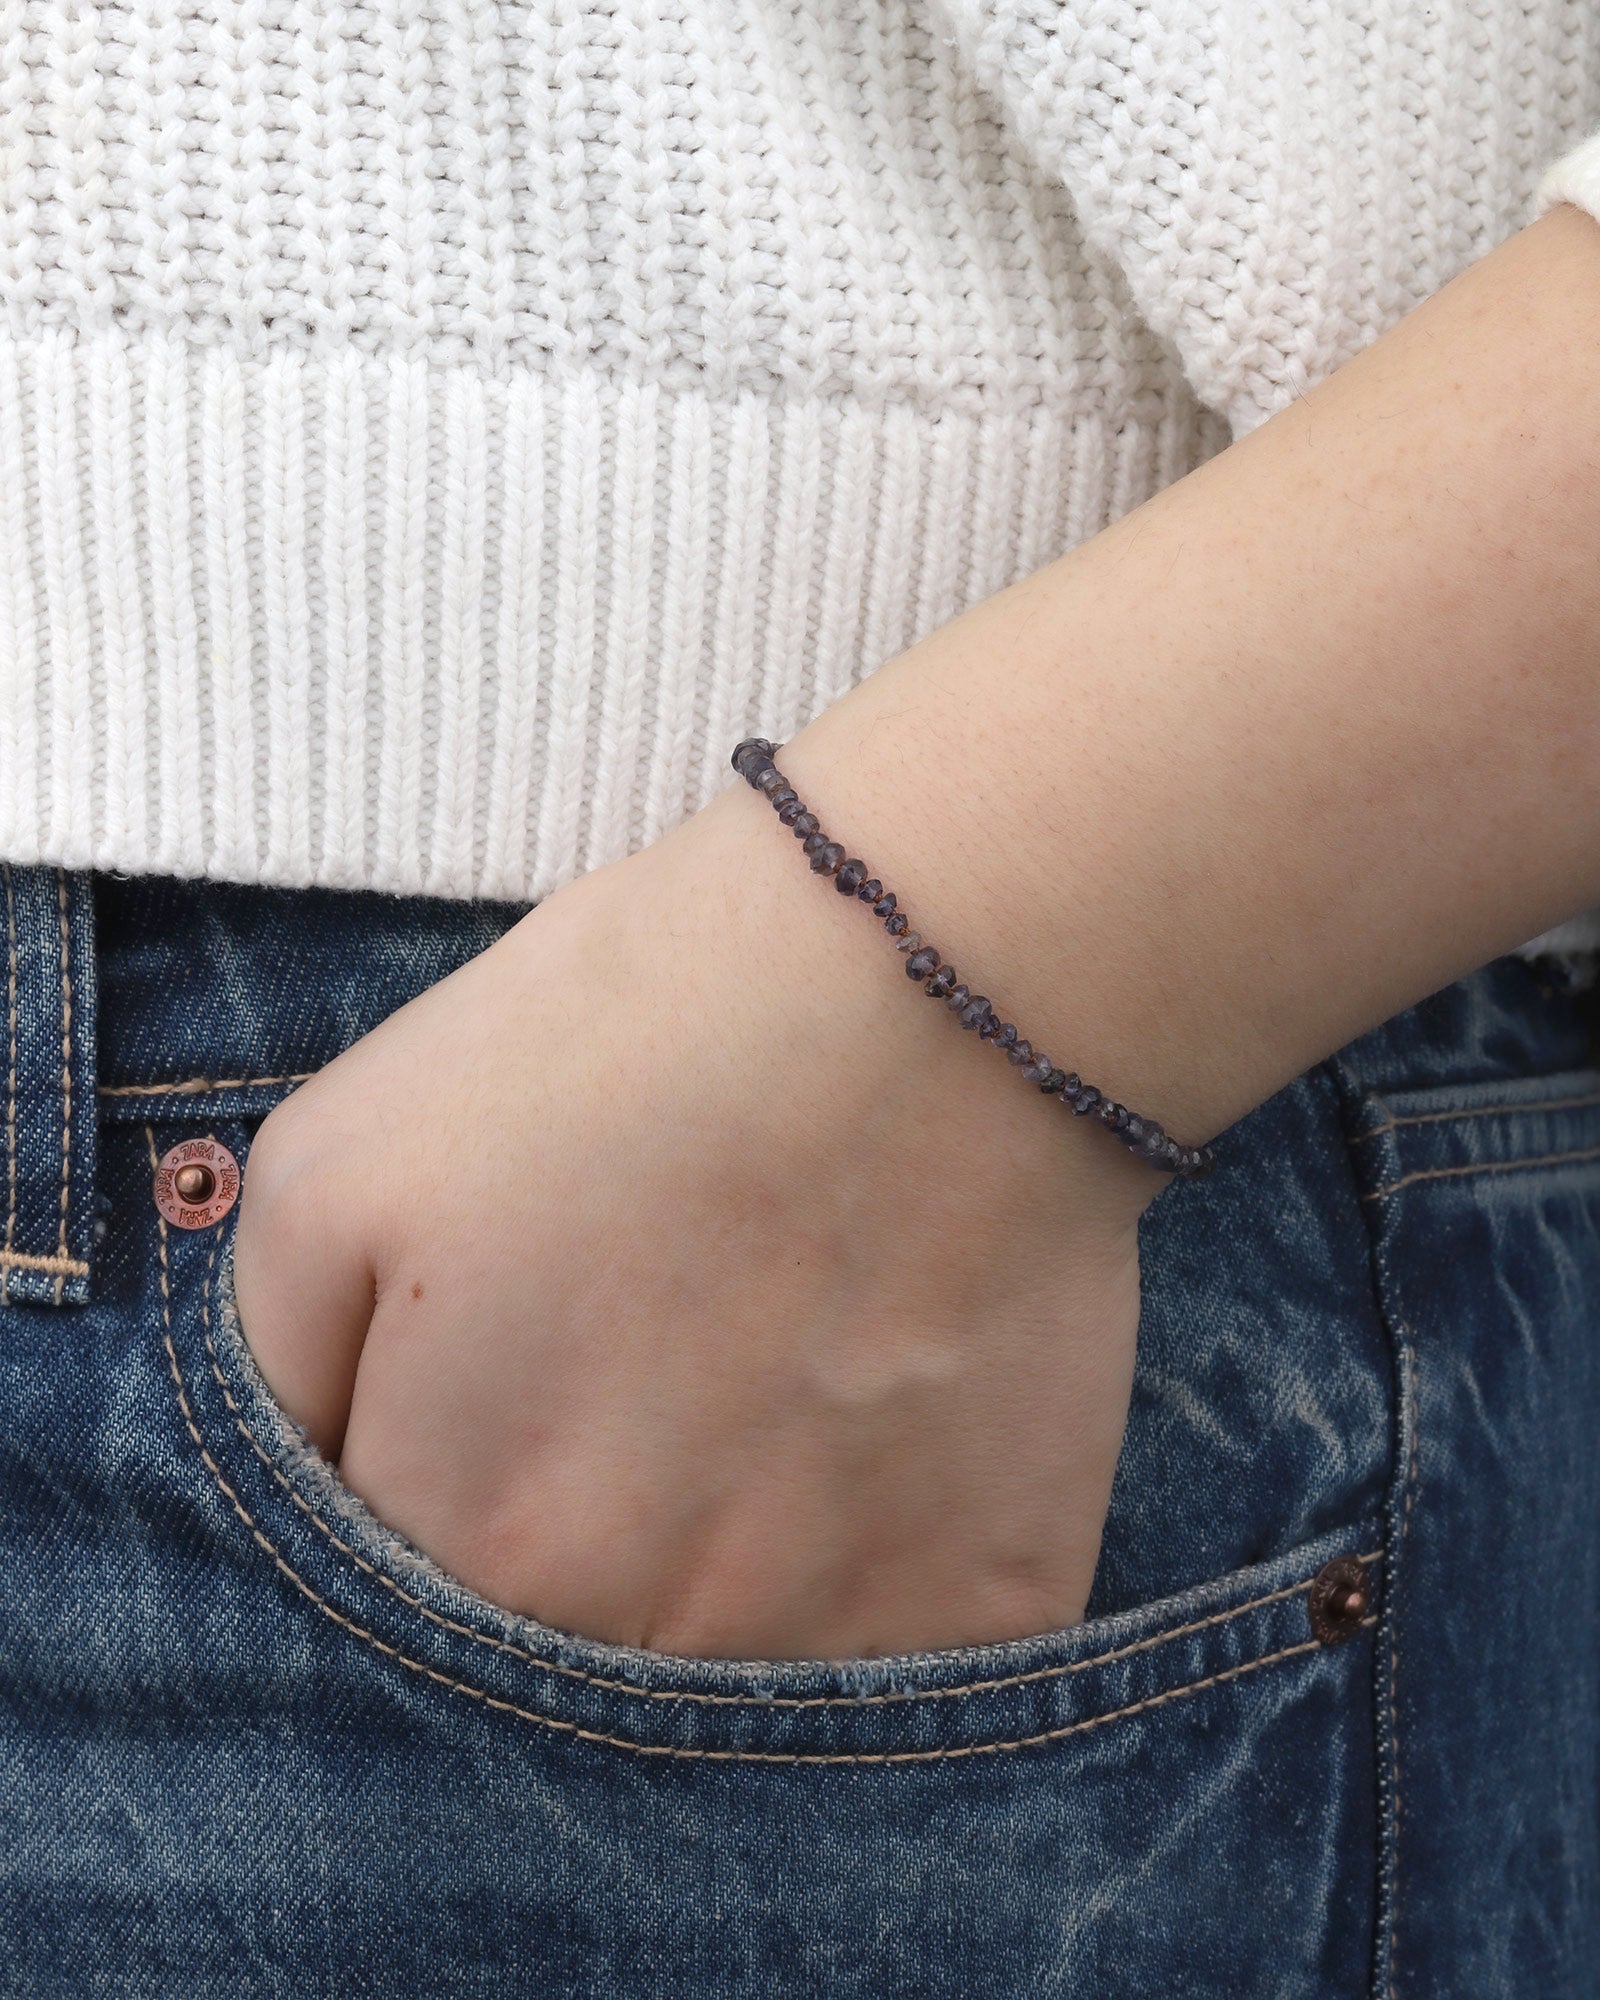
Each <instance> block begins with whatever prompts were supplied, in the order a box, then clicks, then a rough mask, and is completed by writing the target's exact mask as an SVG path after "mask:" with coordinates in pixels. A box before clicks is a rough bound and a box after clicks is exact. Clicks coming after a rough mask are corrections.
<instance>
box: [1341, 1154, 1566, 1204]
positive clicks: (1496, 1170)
mask: <svg viewBox="0 0 1600 2000" xmlns="http://www.w3.org/2000/svg"><path fill="white" fill-rule="evenodd" d="M1566 1160H1600V1146H1584V1147H1582V1148H1581V1149H1580V1150H1579V1151H1578V1152H1575V1153H1540V1154H1539V1155H1538V1156H1537V1157H1536V1158H1533V1159H1528V1160H1476V1161H1474V1162H1473V1163H1472V1164H1471V1165H1470V1166H1465V1167H1424V1168H1422V1169H1420V1170H1419V1171H1418V1172H1416V1173H1414V1174H1402V1175H1401V1176H1400V1178H1399V1180H1397V1181H1386V1182H1385V1183H1384V1185H1383V1186H1382V1187H1376V1188H1371V1189H1369V1190H1368V1192H1367V1193H1366V1194H1364V1195H1363V1196H1362V1197H1361V1199H1362V1200H1363V1201H1376V1200H1377V1199H1378V1197H1379V1196H1380V1195H1385V1194H1393V1193H1395V1191H1396V1190H1397V1189H1399V1188H1403V1187H1411V1186H1412V1185H1413V1184H1414V1183H1415V1182H1417V1181H1449V1180H1460V1179H1461V1178H1462V1177H1463V1176H1464V1175H1466V1174H1514V1173H1522V1172H1524V1171H1526V1169H1528V1168H1529V1167H1558V1166H1560V1165H1561V1164H1562V1163H1563V1161H1566Z"/></svg>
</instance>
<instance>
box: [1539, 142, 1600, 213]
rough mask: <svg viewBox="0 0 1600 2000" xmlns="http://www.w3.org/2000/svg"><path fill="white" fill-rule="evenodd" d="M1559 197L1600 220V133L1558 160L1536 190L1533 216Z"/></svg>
mask: <svg viewBox="0 0 1600 2000" xmlns="http://www.w3.org/2000/svg"><path fill="white" fill-rule="evenodd" d="M1558 201H1570V202H1572V203H1573V204H1574V206H1576V207H1578V208H1585V209H1587V210H1588V211H1589V213H1590V214H1591V215H1592V216H1593V217H1594V218H1595V220H1596V221H1597V222H1600V133H1596V134H1595V136H1594V137H1593V138H1592V139H1586V140H1585V141H1584V143H1583V144H1582V145H1581V146H1575V147H1574V148H1573V149H1572V151H1571V152H1570V153H1568V154H1567V155H1566V156H1565V157H1564V158H1562V159H1559V160H1557V161H1556V163H1555V165H1554V166H1553V167H1551V168H1550V169H1549V171H1548V172H1547V173H1546V174H1545V176H1544V178H1543V179H1542V180H1541V181H1540V182H1539V185H1538V187H1537V188H1535V189H1534V194H1533V219H1534V220H1537V219H1538V217H1539V216H1541V215H1543V214H1544V212H1545V210H1546V209H1550V208H1554V207H1555V205H1556V203H1557V202H1558Z"/></svg>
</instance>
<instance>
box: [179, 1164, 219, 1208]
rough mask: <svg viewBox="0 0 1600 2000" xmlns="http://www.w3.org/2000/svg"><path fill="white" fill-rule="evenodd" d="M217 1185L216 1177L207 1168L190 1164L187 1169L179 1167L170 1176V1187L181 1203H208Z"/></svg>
mask: <svg viewBox="0 0 1600 2000" xmlns="http://www.w3.org/2000/svg"><path fill="white" fill-rule="evenodd" d="M216 1184H217V1177H216V1175H215V1174H214V1173H213V1172H212V1171H211V1169H210V1168H209V1167H202V1166H200V1165H199V1164H198V1163H195V1162H191V1163H190V1165H188V1166H187V1167H179V1169H178V1171H177V1172H176V1173H175V1174H174V1175H173V1176H172V1185H173V1187H174V1188H175V1189H176V1191H177V1194H178V1197H179V1199H180V1200H182V1201H188V1202H195V1201H209V1200H210V1199H211V1190H212V1189H213V1188H214V1187H215V1186H216Z"/></svg>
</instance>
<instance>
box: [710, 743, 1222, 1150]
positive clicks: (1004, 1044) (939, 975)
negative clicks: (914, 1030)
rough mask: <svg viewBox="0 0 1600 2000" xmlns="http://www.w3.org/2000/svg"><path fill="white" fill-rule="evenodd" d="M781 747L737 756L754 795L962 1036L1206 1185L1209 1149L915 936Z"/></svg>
mask: <svg viewBox="0 0 1600 2000" xmlns="http://www.w3.org/2000/svg"><path fill="white" fill-rule="evenodd" d="M779 747H781V746H779V745H776V744H772V743H769V742H768V741H767V739H766V738H765V737H764V736H751V737H747V738H746V739H745V741H744V742H743V743H741V744H739V746H738V747H737V748H736V749H735V751H734V753H733V768H734V769H735V770H736V771H737V772H738V773H739V776H740V777H741V778H743V779H744V781H745V783H746V784H747V785H749V786H750V787H751V789H752V790H753V791H757V792H762V793H764V794H765V795H766V800H767V803H768V804H769V805H770V806H772V807H773V809H774V810H775V811H776V813H777V815H778V818H779V820H780V821H781V822H782V824H783V825H784V826H786V827H788V829H789V830H790V832H791V833H792V834H793V835H794V837H795V839H796V840H798V841H800V842H802V843H803V845H802V847H801V852H802V853H803V854H805V855H807V856H809V858H810V861H811V867H812V872H813V873H814V874H817V875H831V876H832V877H833V886H834V887H835V888H836V889H837V890H838V891H839V894H840V895H841V896H854V897H856V898H857V899H858V901H860V902H863V903H867V904H869V905H870V906H871V909H872V914H873V915H874V916H875V917H881V918H882V919H883V927H884V929H885V930H886V931H887V932H888V933H889V935H890V937H892V938H893V939H894V947H895V950H896V951H902V952H904V953H905V954H906V976H907V978H909V979H916V980H920V981H921V982H922V990H923V991H924V992H925V993H927V994H930V995H931V996H932V997H933V998H934V999H935V1000H942V1001H943V1002H944V1003H945V1005H946V1006H947V1007H948V1008H949V1009H950V1011H951V1013H953V1014H954V1015H956V1017H957V1018H958V1019H959V1021H960V1023H961V1025H962V1027H963V1028H974V1029H976V1030H977V1034H978V1038H979V1040H980V1041H985V1042H992V1043H993V1044H994V1046H995V1047H996V1048H997V1049H1004V1050H1005V1052H1006V1055H1007V1057H1008V1058H1009V1059H1010V1061H1011V1062H1013V1063H1015V1064H1016V1065H1017V1067H1018V1068H1019V1069H1020V1070H1021V1072H1022V1076H1023V1080H1024V1081H1025V1082H1027V1083H1033V1084H1037V1085H1038V1087H1039V1089H1040V1090H1041V1091H1042V1092H1043V1093H1044V1095H1045V1096H1046V1097H1058V1098H1060V1100H1061V1102H1062V1103H1063V1104H1065V1105H1066V1106H1067V1107H1068V1108H1069V1109H1070V1110H1071V1111H1072V1112H1073V1113H1074V1114H1075V1115H1076V1116H1077V1117H1079V1118H1088V1117H1093V1118H1094V1119H1095V1120H1096V1122H1097V1123H1098V1124H1100V1125H1102V1126H1104V1128H1105V1129H1106V1131H1108V1132H1112V1133H1115V1135H1116V1136H1117V1138H1119V1139H1120V1140H1121V1141H1122V1143H1123V1145H1125V1146H1126V1147H1127V1148H1128V1150H1129V1152H1130V1153H1133V1154H1135V1155H1137V1157H1138V1158H1139V1159H1141V1160H1146V1161H1148V1162H1149V1164H1150V1165H1151V1166H1152V1167H1155V1168H1157V1169H1159V1170H1160V1171H1161V1172H1163V1173H1169V1174H1176V1175H1177V1176H1178V1178H1179V1179H1180V1180H1191V1181H1195V1180H1201V1179H1203V1178H1204V1176H1205V1175H1207V1174H1209V1173H1210V1171H1211V1169H1212V1168H1213V1167H1214V1166H1215V1165H1216V1158H1215V1155H1214V1154H1213V1153H1212V1150H1211V1148H1210V1147H1209V1146H1180V1145H1179V1144H1178V1142H1177V1140H1176V1139H1170V1138H1168V1136H1167V1134H1166V1133H1165V1132H1163V1131H1162V1129H1161V1127H1160V1126H1159V1125H1158V1124H1156V1122H1155V1120H1154V1119H1153V1118H1141V1117H1140V1116H1139V1115H1138V1114H1137V1112H1133V1111H1130V1110H1129V1109H1128V1108H1127V1106H1126V1105H1125V1104H1118V1103H1117V1102H1116V1101H1115V1099H1113V1098H1110V1097H1107V1096H1106V1095H1105V1093H1104V1092H1103V1091H1099V1090H1096V1089H1095V1087H1094V1085H1093V1084H1092V1083H1085V1082H1084V1080H1083V1078H1082V1077H1080V1076H1078V1075H1076V1074H1075V1073H1074V1074H1070V1075H1069V1074H1068V1072H1067V1071H1065V1070H1060V1069H1057V1068H1056V1066H1055V1065H1054V1063H1052V1062H1051V1060H1050V1058H1049V1057H1048V1056H1046V1055H1041V1054H1040V1053H1039V1052H1038V1051H1037V1050H1036V1049H1035V1048H1034V1047H1033V1046H1032V1044H1031V1043H1029V1042H1025V1041H1023V1039H1022V1038H1021V1036H1020V1035H1019V1034H1018V1033H1017V1031H1016V1029H1015V1028H1014V1027H1013V1026H1012V1024H1011V1023H1010V1022H1009V1021H1002V1020H1001V1019H1000V1016H999V1015H998V1014H997V1013H996V1012H995V1011H994V1008H993V1006H992V1005H991V1003H990V1002H989V1001H988V1000H986V999H984V997H983V995H982V994H981V993H980V994H974V993H973V992H972V990H971V989H970V988H969V987H968V986H966V985H965V984H964V983H963V982H962V981H961V979H959V978H958V976H957V974H956V969H955V967H954V966H953V965H947V964H945V962H944V960H943V959H942V958H940V956H939V954H938V952H936V951H935V950H934V948H933V946H932V945H930V944H925V943H924V942H923V940H922V939H921V937H919V936H918V934H917V933H916V932H915V931H914V930H913V929H912V928H911V922H910V919H909V918H908V917H907V915H906V913H905V911H904V910H902V909H901V908H900V905H899V901H898V899H897V897H896V896H895V894H894V892H893V890H891V889H885V888H884V886H883V884H882V883H881V882H879V881H878V880H877V879H876V878H875V877H872V876H869V874H868V873H867V864H866V863H865V862H864V861H854V860H851V859H850V858H849V857H848V856H847V855H846V853H845V850H844V849H843V848H842V847H841V846H840V845H839V843H838V841H836V840H830V839H829V838H828V836H827V835H826V834H825V833H824V832H823V830H822V828H821V826H820V825H819V824H818V821H817V816H816V814H815V813H813V812H809V811H807V809H806V807H805V806H804V805H803V804H802V803H801V800H800V795H799V793H798V792H796V790H795V789H794V787H793V785H791V784H790V783H789V781H788V779H787V778H785V777H784V775H783V773H782V772H781V771H780V770H779V769H778V766H777V764H776V763H775V762H774V757H775V754H776V751H777V750H778V748H779Z"/></svg>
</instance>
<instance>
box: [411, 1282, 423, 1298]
mask: <svg viewBox="0 0 1600 2000" xmlns="http://www.w3.org/2000/svg"><path fill="white" fill-rule="evenodd" d="M411 1296H412V1297H413V1298H414V1299H420V1298H421V1297H422V1287H421V1285H413V1286H412V1287H411Z"/></svg>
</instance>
